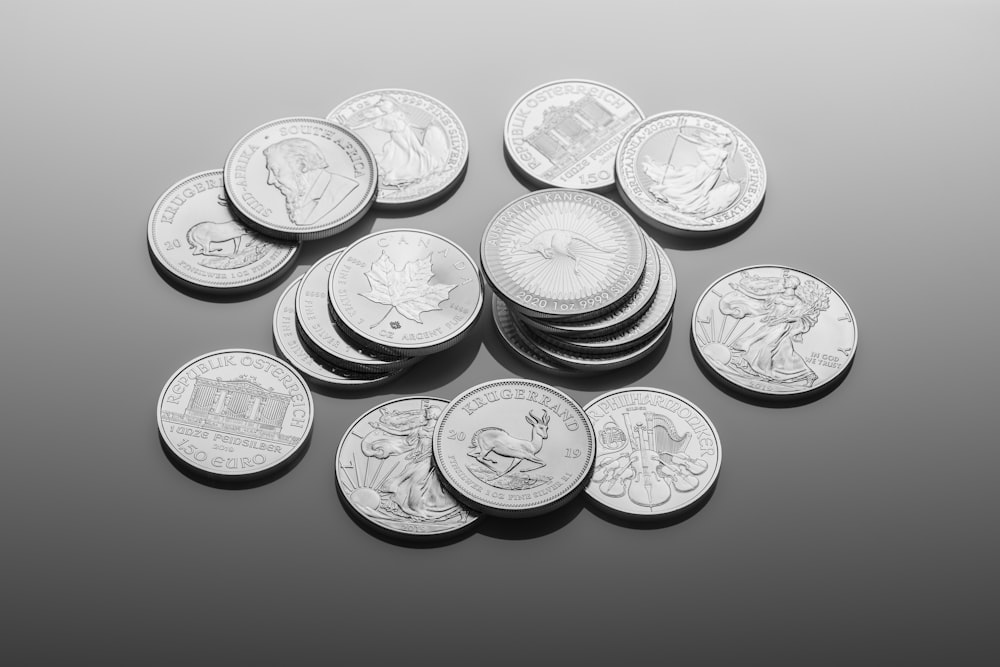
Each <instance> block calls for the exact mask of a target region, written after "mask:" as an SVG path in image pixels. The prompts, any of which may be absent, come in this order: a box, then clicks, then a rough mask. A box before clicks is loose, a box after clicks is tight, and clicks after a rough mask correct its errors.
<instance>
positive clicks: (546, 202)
mask: <svg viewBox="0 0 1000 667" xmlns="http://www.w3.org/2000/svg"><path fill="white" fill-rule="evenodd" d="M480 255H481V259H482V265H483V272H484V274H485V275H486V277H487V279H488V280H489V282H490V284H491V285H492V286H493V288H494V291H496V292H498V293H499V294H501V295H502V296H503V299H504V301H506V302H507V303H508V304H510V305H511V307H513V308H515V309H517V310H519V311H521V312H523V313H524V314H526V315H528V316H530V317H535V318H538V319H588V318H593V317H596V316H598V315H599V314H601V313H605V312H608V311H610V310H613V309H614V308H615V307H616V306H618V305H619V304H621V303H623V302H624V301H625V300H627V299H628V298H629V296H631V294H632V292H633V291H635V288H636V286H637V285H638V283H639V280H640V279H641V278H642V273H643V267H645V265H646V240H645V236H644V235H643V233H642V231H641V230H640V229H639V227H638V225H636V224H635V221H634V220H633V219H632V217H631V216H630V215H629V214H628V213H626V212H625V210H624V209H622V208H621V207H620V206H618V204H615V203H614V202H613V201H611V200H609V199H606V198H605V197H602V196H600V195H595V194H592V193H590V192H584V191H582V190H540V191H538V192H533V193H530V194H527V195H524V196H523V197H520V198H518V199H516V200H514V201H513V202H511V203H510V204H508V205H507V206H505V207H504V208H503V210H501V211H500V212H499V213H497V214H496V216H495V217H494V218H493V220H492V221H490V224H489V225H488V226H487V227H486V231H485V233H484V234H483V242H482V246H481V249H480Z"/></svg>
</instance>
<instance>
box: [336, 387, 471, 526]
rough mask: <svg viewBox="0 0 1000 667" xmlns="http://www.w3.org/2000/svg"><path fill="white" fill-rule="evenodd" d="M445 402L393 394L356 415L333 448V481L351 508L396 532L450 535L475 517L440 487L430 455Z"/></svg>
mask: <svg viewBox="0 0 1000 667" xmlns="http://www.w3.org/2000/svg"><path fill="white" fill-rule="evenodd" d="M447 405H448V401H445V400H442V399H440V398H432V397H429V396H412V397H408V398H397V399H394V400H392V401H388V402H386V403H383V404H382V405H379V406H377V407H375V408H373V409H371V410H369V411H368V412H366V413H365V414H363V415H361V417H359V418H358V419H357V421H355V422H354V423H353V424H351V427H350V428H348V429H347V432H346V433H345V434H344V438H343V439H342V440H341V441H340V447H338V448H337V485H338V486H339V487H340V492H341V494H343V497H344V499H345V500H346V501H347V503H348V505H349V506H350V507H351V508H352V509H353V510H354V512H355V513H356V514H357V515H358V516H360V517H361V518H362V519H363V520H365V521H367V522H369V523H370V524H372V525H373V526H374V527H375V528H378V529H381V530H383V531H386V532H388V533H390V534H393V535H396V536H412V537H437V536H443V535H450V534H454V533H455V532H456V531H459V530H462V529H463V528H467V527H469V526H470V525H472V524H473V523H475V521H476V520H477V519H478V518H479V516H480V515H479V513H478V512H474V511H472V510H469V509H468V508H466V507H465V506H463V505H461V504H460V503H459V502H458V501H457V500H455V497H454V496H452V495H451V493H449V492H448V490H447V489H445V488H444V487H443V486H442V485H441V481H440V479H439V478H438V473H437V469H436V468H435V466H434V460H433V457H432V454H431V441H432V439H433V436H434V427H435V426H436V425H437V422H438V419H439V418H440V416H441V413H442V411H444V409H445V407H447Z"/></svg>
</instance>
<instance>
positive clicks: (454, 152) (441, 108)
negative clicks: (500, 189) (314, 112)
mask: <svg viewBox="0 0 1000 667" xmlns="http://www.w3.org/2000/svg"><path fill="white" fill-rule="evenodd" d="M327 120H330V121H332V122H334V123H336V124H337V125H340V126H341V127H346V128H349V129H351V130H352V131H353V132H354V133H355V134H357V135H358V136H359V137H361V138H362V139H363V140H364V141H365V142H366V143H367V144H368V145H369V146H370V147H371V149H372V151H373V152H374V154H375V163H376V165H377V166H378V194H377V195H376V198H375V202H376V203H377V204H378V205H379V206H400V207H402V206H410V205H419V204H426V203H427V202H430V201H432V200H434V199H436V198H438V197H440V196H442V195H444V194H446V193H448V192H449V191H450V190H451V189H452V188H453V187H454V186H456V185H457V184H458V182H459V179H460V177H461V176H462V174H463V173H464V172H465V167H466V165H467V164H468V162H469V137H468V135H467V134H466V133H465V127H463V125H462V121H460V120H459V119H458V116H457V115H455V112H454V111H452V110H451V109H449V108H448V107H447V106H445V104H444V103H442V102H440V101H439V100H436V99H434V98H433V97H431V96H430V95H424V94H423V93H418V92H415V91H412V90H404V89H402V88H382V89H379V90H371V91H368V92H367V93H361V94H360V95H355V96H354V97H352V98H350V99H348V100H345V101H344V102H342V103H341V104H340V105H339V106H337V108H336V109H334V110H333V111H331V112H330V113H329V115H328V116H327Z"/></svg>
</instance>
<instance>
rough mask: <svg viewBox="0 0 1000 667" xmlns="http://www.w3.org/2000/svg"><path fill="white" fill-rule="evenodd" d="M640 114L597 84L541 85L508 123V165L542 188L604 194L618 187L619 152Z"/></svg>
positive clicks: (515, 108)
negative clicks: (616, 156) (616, 169)
mask: <svg viewBox="0 0 1000 667" xmlns="http://www.w3.org/2000/svg"><path fill="white" fill-rule="evenodd" d="M641 118H642V112H641V111H639V107H638V106H637V105H636V103H635V102H633V101H632V100H631V99H629V98H628V97H626V96H625V94H623V93H622V92H620V91H618V90H615V89H614V88H612V87H610V86H606V85H604V84H603V83H597V82H596V81H587V80H584V79H567V80H564V81H553V82H551V83H546V84H544V85H541V86H539V87H537V88H535V89H533V90H531V91H529V92H528V93H526V94H525V95H524V97H522V98H521V99H519V100H518V101H517V102H516V103H515V104H514V106H513V107H512V108H511V110H510V113H508V114H507V121H506V122H505V123H504V130H503V145H504V152H505V153H506V155H507V158H508V160H509V161H510V162H511V163H512V164H513V165H514V166H515V167H516V168H517V170H518V171H519V172H520V173H521V174H523V175H524V176H525V177H526V178H527V179H528V180H530V181H532V182H533V183H536V184H538V185H539V186H541V187H551V188H576V189H580V190H593V191H601V190H608V189H610V188H612V187H613V186H614V184H615V169H614V164H615V153H616V152H617V151H618V145H619V144H620V143H621V140H622V137H623V136H624V135H625V132H626V131H627V130H628V128H629V127H631V126H632V125H633V124H635V123H636V122H637V121H639V120H640V119H641Z"/></svg>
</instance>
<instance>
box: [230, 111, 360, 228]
mask: <svg viewBox="0 0 1000 667" xmlns="http://www.w3.org/2000/svg"><path fill="white" fill-rule="evenodd" d="M223 172H224V174H223V175H224V178H225V185H226V192H227V193H228V195H229V199H230V201H232V203H233V206H235V207H236V210H237V211H239V213H240V215H241V216H243V219H244V220H245V221H246V222H247V224H249V225H251V226H253V227H254V228H256V229H258V230H259V231H262V232H263V233H265V234H268V235H270V236H274V237H277V238H285V239H299V240H309V239H320V238H324V237H326V236H331V235H333V234H336V233H337V232H340V231H343V230H344V229H347V228H348V227H350V226H351V225H353V224H354V223H355V222H357V221H358V220H360V219H361V217H362V216H363V215H364V214H365V213H366V212H367V211H368V209H369V208H370V207H371V205H372V203H373V202H374V201H375V192H376V190H377V186H378V172H377V171H376V168H375V159H374V158H373V157H372V154H371V151H369V149H368V147H367V146H366V145H365V143H364V142H363V141H362V140H361V139H360V138H358V136H357V135H355V134H354V133H353V132H351V131H350V130H347V129H345V128H343V127H340V126H339V125H334V124H333V123H331V122H330V121H327V120H323V119H322V118H305V117H300V118H282V119H279V120H275V121H271V122H270V123H266V124H264V125H261V126H260V127H258V128H256V129H254V130H251V131H250V132H248V133H247V134H246V136H244V137H243V138H242V139H240V140H239V141H238V142H237V143H236V145H235V146H233V150H232V151H231V152H230V153H229V157H228V158H227V159H226V166H225V168H224V170H223Z"/></svg>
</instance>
